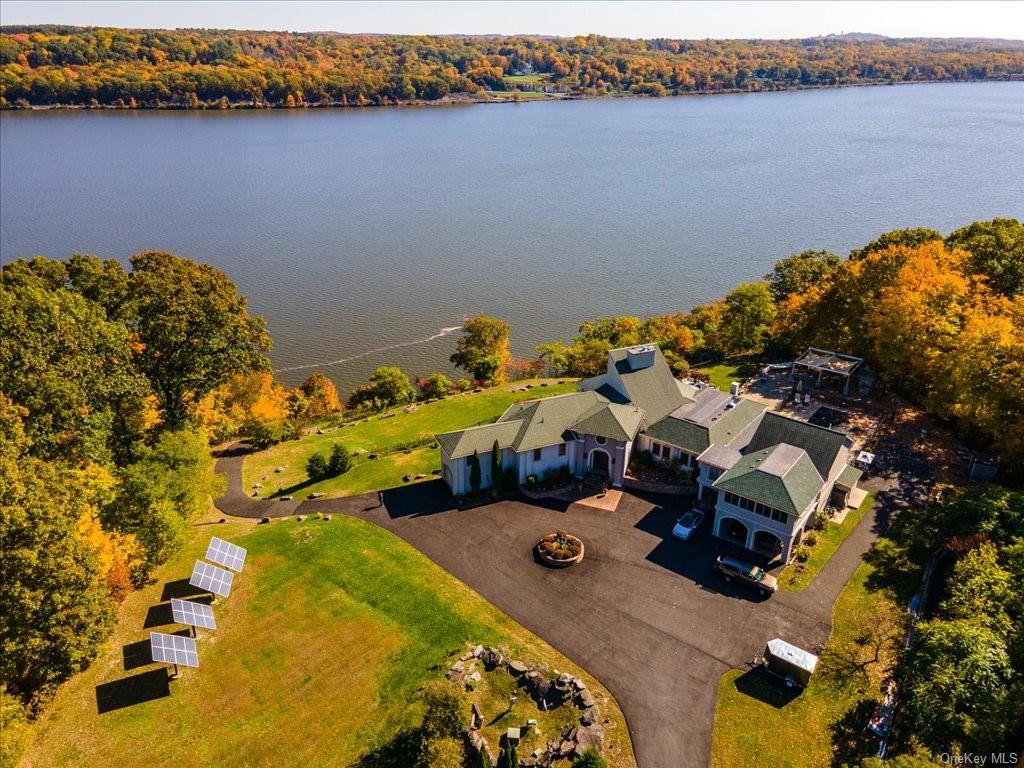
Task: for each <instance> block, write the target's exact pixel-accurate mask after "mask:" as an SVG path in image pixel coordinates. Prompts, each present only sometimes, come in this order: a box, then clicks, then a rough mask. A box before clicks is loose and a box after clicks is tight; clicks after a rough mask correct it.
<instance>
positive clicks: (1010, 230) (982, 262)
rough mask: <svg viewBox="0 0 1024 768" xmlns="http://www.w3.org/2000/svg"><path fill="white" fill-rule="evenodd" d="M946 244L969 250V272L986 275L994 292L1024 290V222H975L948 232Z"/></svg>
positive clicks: (1022, 291)
mask: <svg viewBox="0 0 1024 768" xmlns="http://www.w3.org/2000/svg"><path fill="white" fill-rule="evenodd" d="M946 245H947V246H949V247H950V248H962V249H963V250H965V251H967V252H968V253H970V254H971V262H970V271H971V272H973V273H976V274H981V275H985V276H987V277H988V279H989V284H990V285H991V286H992V288H993V289H994V290H995V291H997V292H999V293H1002V294H1004V295H1006V296H1011V297H1012V296H1019V295H1020V294H1021V293H1024V224H1021V222H1020V221H1019V220H1018V219H992V221H976V222H974V223H973V224H968V225H967V226H966V227H962V228H960V229H958V230H956V231H955V232H953V233H951V234H950V236H949V237H947V238H946Z"/></svg>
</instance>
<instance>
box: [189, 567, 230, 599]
mask: <svg viewBox="0 0 1024 768" xmlns="http://www.w3.org/2000/svg"><path fill="white" fill-rule="evenodd" d="M234 578H235V574H233V573H232V572H231V571H225V570H224V569H223V568H218V567H217V566H216V565H210V564H209V563H204V562H203V561H202V560H196V566H195V568H193V569H192V578H190V579H189V580H188V583H189V584H191V585H192V586H193V587H199V588H200V589H205V590H207V591H208V592H213V594H215V595H220V596H221V597H227V596H228V595H229V594H231V582H232V581H234Z"/></svg>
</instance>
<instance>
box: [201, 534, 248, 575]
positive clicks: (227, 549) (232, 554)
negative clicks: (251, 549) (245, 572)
mask: <svg viewBox="0 0 1024 768" xmlns="http://www.w3.org/2000/svg"><path fill="white" fill-rule="evenodd" d="M245 555H246V552H245V550H244V549H242V548H241V547H239V546H237V545H235V544H232V543H231V542H230V541H224V539H218V538H217V537H216V536H214V537H213V538H211V539H210V546H208V547H207V548H206V559H207V560H209V561H210V562H211V563H217V565H223V566H224V567H225V568H230V569H231V570H232V571H235V572H236V573H240V572H241V570H242V566H243V565H245Z"/></svg>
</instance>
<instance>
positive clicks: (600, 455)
mask: <svg viewBox="0 0 1024 768" xmlns="http://www.w3.org/2000/svg"><path fill="white" fill-rule="evenodd" d="M611 463H612V462H611V457H610V456H609V455H608V452H607V451H604V450H602V449H600V448H595V449H594V450H592V451H591V452H590V471H591V472H593V473H594V474H595V475H603V476H604V477H608V475H609V474H610V470H611Z"/></svg>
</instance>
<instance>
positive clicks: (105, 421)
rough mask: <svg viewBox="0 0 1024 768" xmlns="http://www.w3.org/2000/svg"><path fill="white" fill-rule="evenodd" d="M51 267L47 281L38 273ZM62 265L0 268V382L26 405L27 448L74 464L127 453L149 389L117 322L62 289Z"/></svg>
mask: <svg viewBox="0 0 1024 768" xmlns="http://www.w3.org/2000/svg"><path fill="white" fill-rule="evenodd" d="M50 266H52V267H54V268H55V269H54V270H53V271H51V276H52V275H55V276H56V279H50V278H49V277H47V276H46V275H45V274H42V273H41V270H45V268H47V267H50ZM63 272H64V270H63V265H61V264H60V263H58V262H51V261H49V260H38V259H37V260H34V265H32V266H31V267H30V266H29V265H28V264H26V263H25V262H18V261H15V262H12V263H11V264H9V265H6V266H5V267H4V269H3V272H2V281H0V328H3V332H2V333H0V386H2V388H3V391H4V393H5V394H7V396H8V397H10V398H11V399H12V400H13V401H14V402H16V403H18V404H19V405H21V406H23V407H25V408H26V409H27V412H28V413H27V416H26V418H25V428H26V431H27V432H28V434H29V436H30V437H31V439H32V453H33V454H34V455H36V456H40V457H42V458H48V459H52V458H58V457H59V458H61V459H63V460H65V461H69V462H76V461H83V460H85V459H87V458H91V459H93V460H96V461H101V462H102V461H107V460H110V459H112V458H115V457H119V458H124V457H128V456H130V455H131V453H132V451H133V450H134V447H135V445H136V444H137V443H138V441H139V440H140V439H141V438H142V423H141V419H140V414H141V413H142V411H143V409H144V402H145V397H146V395H147V394H148V392H149V385H148V382H147V381H146V379H145V378H144V377H143V376H141V375H140V374H139V372H138V371H137V370H136V369H135V368H134V366H133V365H132V339H131V337H130V335H129V331H128V329H127V328H126V327H125V326H124V325H123V324H121V323H120V322H111V321H109V320H108V319H107V317H106V315H105V313H104V310H103V309H102V308H101V307H99V306H98V305H96V304H94V303H92V302H90V301H88V300H87V299H85V298H84V297H83V296H81V295H79V294H77V293H75V292H73V291H71V290H69V289H67V288H65V287H63V285H62V276H63Z"/></svg>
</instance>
